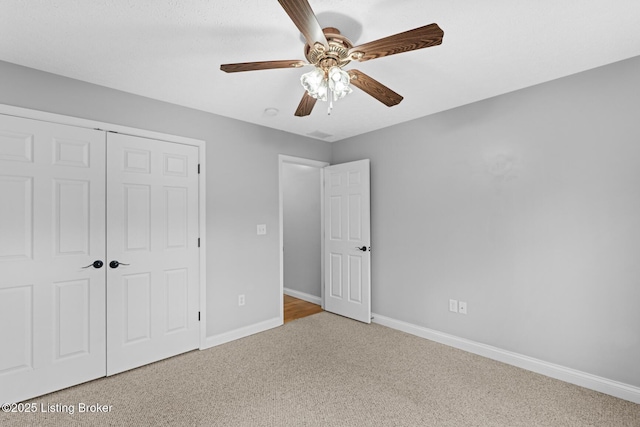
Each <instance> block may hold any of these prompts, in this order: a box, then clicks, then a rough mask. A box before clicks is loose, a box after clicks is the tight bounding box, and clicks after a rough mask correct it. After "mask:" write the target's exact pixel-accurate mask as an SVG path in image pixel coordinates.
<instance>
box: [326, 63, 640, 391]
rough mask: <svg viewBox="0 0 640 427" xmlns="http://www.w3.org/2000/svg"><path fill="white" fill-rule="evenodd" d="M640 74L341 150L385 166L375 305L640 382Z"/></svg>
mask: <svg viewBox="0 0 640 427" xmlns="http://www.w3.org/2000/svg"><path fill="white" fill-rule="evenodd" d="M639 76H640V57H636V58H632V59H630V60H627V61H623V62H619V63H616V64H613V65H610V66H606V67H602V68H598V69H594V70H591V71H587V72H584V73H581V74H577V75H574V76H570V77H567V78H563V79H559V80H556V81H553V82H549V83H546V84H543V85H539V86H535V87H531V88H527V89H524V90H520V91H517V92H513V93H510V94H506V95H503V96H499V97H496V98H492V99H489V100H486V101H482V102H478V103H475V104H472V105H468V106H465V107H461V108H457V109H454V110H450V111H446V112H443V113H440V114H436V115H432V116H429V117H425V118H422V119H418V120H415V121H411V122H408V123H405V124H402V125H398V126H394V127H390V128H386V129H383V130H380V131H376V132H373V133H369V134H366V135H361V136H358V137H354V138H351V139H348V140H344V141H341V142H338V143H334V146H333V152H332V154H333V163H341V162H346V161H351V160H356V159H362V158H369V159H371V172H372V177H371V185H372V194H371V199H372V212H371V215H372V247H373V248H375V251H374V252H372V292H373V294H372V304H373V311H374V312H375V313H378V314H381V315H384V316H388V317H391V318H394V319H398V320H402V321H406V322H409V323H413V324H416V325H420V326H424V327H427V328H431V329H435V330H438V331H443V332H446V333H450V334H453V335H456V336H459V337H464V338H468V339H471V340H474V341H478V342H481V343H486V344H489V345H493V346H496V347H499V348H502V349H506V350H510V351H514V352H517V353H521V354H524V355H528V356H531V357H535V358H539V359H542V360H545V361H548V362H552V363H557V364H560V365H563V366H567V367H571V368H574V369H578V370H581V371H585V372H588V373H592V374H595V375H599V376H603V377H605V378H609V379H613V380H618V381H621V382H624V383H628V384H631V385H635V386H640V363H638V362H639V361H640V333H639V331H640V309H638V303H639V302H640V258H639V257H640V77H639ZM406 95H407V96H409V95H410V94H406ZM449 298H453V299H458V300H463V301H467V303H468V315H466V316H464V315H461V314H454V313H450V312H449V311H448V300H449Z"/></svg>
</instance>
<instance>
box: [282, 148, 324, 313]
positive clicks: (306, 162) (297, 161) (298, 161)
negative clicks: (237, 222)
mask: <svg viewBox="0 0 640 427" xmlns="http://www.w3.org/2000/svg"><path fill="white" fill-rule="evenodd" d="M285 163H290V164H294V165H303V166H311V167H314V168H317V169H320V182H319V183H318V185H319V186H320V235H321V236H322V237H321V239H320V242H321V243H320V245H321V248H320V254H321V255H320V263H321V266H322V268H321V269H320V275H321V276H320V283H322V286H320V301H321V305H322V308H324V185H323V182H324V168H325V167H327V166H329V162H322V161H319V160H311V159H304V158H302V157H294V156H287V155H284V154H279V155H278V203H279V209H278V211H279V218H278V221H279V223H278V224H279V226H278V228H279V234H280V236H279V237H280V296H281V297H280V324H283V323H284V302H283V299H282V295H283V294H284V209H283V199H284V198H283V180H282V167H283V165H284V164H285Z"/></svg>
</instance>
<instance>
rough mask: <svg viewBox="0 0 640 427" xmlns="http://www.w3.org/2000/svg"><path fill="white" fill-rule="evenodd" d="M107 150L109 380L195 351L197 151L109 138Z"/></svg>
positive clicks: (136, 139)
mask: <svg viewBox="0 0 640 427" xmlns="http://www.w3.org/2000/svg"><path fill="white" fill-rule="evenodd" d="M107 146H108V154H107V169H108V175H109V180H108V187H107V206H108V212H107V218H108V219H107V236H108V238H107V242H108V243H107V245H108V247H107V253H108V254H109V259H108V260H107V265H109V264H110V263H111V262H112V261H118V262H119V263H122V264H120V265H119V266H117V267H116V268H113V267H111V266H107V268H108V279H109V282H108V286H107V323H108V325H109V327H108V331H107V375H112V374H115V373H118V372H122V371H125V370H127V369H131V368H135V367H137V366H141V365H144V364H147V363H151V362H154V361H157V360H160V359H164V358H167V357H170V356H174V355H176V354H179V353H183V352H186V351H189V350H193V349H195V348H197V347H198V345H199V324H198V304H199V295H198V293H199V285H198V283H199V270H198V269H199V255H198V252H199V249H198V148H197V147H193V146H189V145H182V144H176V143H169V142H164V141H156V140H151V139H146V138H139V137H133V136H127V135H121V134H112V133H110V134H108V140H107ZM125 264H126V265H125Z"/></svg>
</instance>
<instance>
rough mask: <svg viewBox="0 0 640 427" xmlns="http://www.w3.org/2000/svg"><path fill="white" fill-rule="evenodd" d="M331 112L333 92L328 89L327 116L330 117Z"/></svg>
mask: <svg viewBox="0 0 640 427" xmlns="http://www.w3.org/2000/svg"><path fill="white" fill-rule="evenodd" d="M331 110H333V90H331V88H329V108H328V109H327V115H328V116H330V115H331Z"/></svg>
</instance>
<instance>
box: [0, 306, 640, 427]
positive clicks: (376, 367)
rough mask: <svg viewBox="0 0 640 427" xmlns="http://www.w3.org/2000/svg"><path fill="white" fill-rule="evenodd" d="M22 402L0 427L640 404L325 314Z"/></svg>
mask: <svg viewBox="0 0 640 427" xmlns="http://www.w3.org/2000/svg"><path fill="white" fill-rule="evenodd" d="M29 402H30V403H35V404H36V405H37V406H38V408H39V410H38V412H36V413H21V414H18V413H0V425H2V426H285V427H286V426H296V427H300V426H438V427H440V426H442V427H446V426H456V427H460V426H483V427H484V426H509V427H517V426H576V427H585V426H598V427H600V426H607V427H611V426H630V427H631V426H633V427H639V426H640V405H637V404H634V403H631V402H628V401H624V400H620V399H617V398H614V397H611V396H608V395H605V394H601V393H598V392H595V391H591V390H587V389H584V388H581V387H578V386H574V385H571V384H567V383H564V382H561V381H558V380H554V379H551V378H548V377H545V376H542V375H538V374H535V373H532V372H529V371H525V370H523V369H519V368H516V367H513V366H510V365H506V364H503V363H500V362H496V361H493V360H490V359H486V358H483V357H480V356H477V355H474V354H470V353H467V352H464V351H461V350H457V349H454V348H451V347H447V346H444V345H441V344H438V343H434V342H432V341H428V340H425V339H422V338H418V337H415V336H412V335H409V334H405V333H402V332H399V331H396V330H393V329H389V328H386V327H383V326H380V325H375V324H372V325H365V324H362V323H359V322H356V321H352V320H349V319H345V318H342V317H340V316H336V315H332V314H330V313H326V312H323V313H319V314H316V315H313V316H310V317H307V318H304V319H300V320H296V321H294V322H290V323H288V324H286V325H284V326H282V327H280V328H276V329H271V330H269V331H266V332H263V333H260V334H256V335H252V336H250V337H247V338H244V339H241V340H237V341H234V342H231V343H228V344H224V345H221V346H218V347H214V348H211V349H208V350H204V351H193V352H190V353H186V354H183V355H180V356H176V357H173V358H170V359H166V360H163V361H160V362H157V363H154V364H151V365H147V366H144V367H141V368H138V369H134V370H132V371H128V372H125V373H122V374H118V375H115V376H112V377H108V378H102V379H99V380H96V381H91V382H89V383H86V384H82V385H79V386H76V387H71V388H68V389H66V390H62V391H59V392H56V393H52V394H49V395H46V396H42V397H39V398H36V399H33V400H31V401H29ZM82 404H86V405H95V404H100V405H107V406H110V411H109V412H106V413H87V412H82V413H80V411H79V409H80V408H81V407H82ZM62 405H67V410H66V411H64V407H63V406H62ZM43 407H44V408H53V409H56V408H58V409H63V411H62V412H51V411H50V412H48V413H43V412H42V411H41V410H40V409H42V408H43ZM70 407H73V409H74V410H73V414H71V413H70V412H71V411H70V410H69V408H70ZM85 409H86V407H85Z"/></svg>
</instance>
